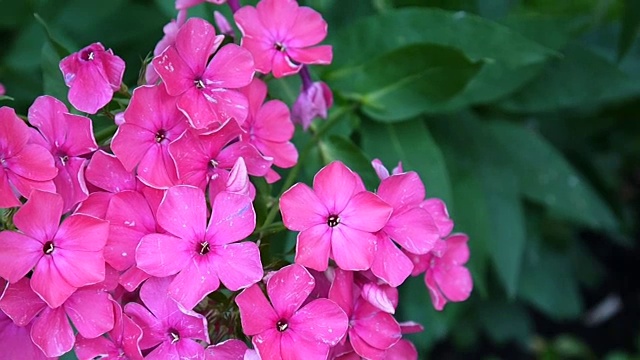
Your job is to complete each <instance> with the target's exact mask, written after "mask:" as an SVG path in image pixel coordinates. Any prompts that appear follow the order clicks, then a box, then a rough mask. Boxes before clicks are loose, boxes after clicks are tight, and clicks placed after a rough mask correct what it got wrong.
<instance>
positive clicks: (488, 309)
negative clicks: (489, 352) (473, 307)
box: [477, 300, 533, 344]
mask: <svg viewBox="0 0 640 360" xmlns="http://www.w3.org/2000/svg"><path fill="white" fill-rule="evenodd" d="M477 311H478V318H479V321H480V323H481V324H482V326H483V328H484V331H485V332H486V333H487V334H488V335H489V337H490V338H491V339H492V340H493V341H494V342H495V343H497V344H505V343H507V342H509V341H515V342H519V343H521V344H527V342H528V341H529V340H530V338H531V334H532V331H533V321H532V319H531V317H530V316H529V313H528V312H527V309H526V308H525V307H524V306H523V305H521V304H518V303H513V302H506V301H499V300H494V301H485V302H482V303H480V304H479V306H478V307H477Z"/></svg>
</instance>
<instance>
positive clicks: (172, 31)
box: [145, 10, 187, 85]
mask: <svg viewBox="0 0 640 360" xmlns="http://www.w3.org/2000/svg"><path fill="white" fill-rule="evenodd" d="M186 21H187V11H186V10H180V11H178V16H177V17H176V19H175V20H171V21H170V22H169V23H168V24H167V25H165V26H164V27H163V28H162V31H163V32H164V36H163V37H162V39H160V41H158V43H157V44H156V47H155V48H154V49H153V56H158V55H160V54H162V52H163V51H165V50H166V49H167V48H168V47H169V46H171V45H173V44H175V42H176V35H177V34H178V30H180V27H181V26H182V25H184V23H185V22H186ZM159 79H160V76H158V73H157V72H156V69H155V68H154V67H153V62H149V64H147V69H146V70H145V80H146V81H147V84H150V85H153V84H155V83H157V82H158V80H159Z"/></svg>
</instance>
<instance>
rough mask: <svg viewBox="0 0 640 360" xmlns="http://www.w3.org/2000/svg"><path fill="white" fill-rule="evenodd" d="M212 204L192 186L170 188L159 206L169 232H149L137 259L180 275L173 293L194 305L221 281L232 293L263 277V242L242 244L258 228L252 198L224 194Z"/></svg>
mask: <svg viewBox="0 0 640 360" xmlns="http://www.w3.org/2000/svg"><path fill="white" fill-rule="evenodd" d="M211 205H212V209H213V210H212V211H213V213H212V215H211V218H210V219H209V225H208V226H207V203H206V201H205V196H204V193H203V192H202V190H200V189H198V188H195V187H192V186H186V185H179V186H174V187H172V188H170V189H169V190H167V193H166V195H165V198H164V200H163V201H162V203H161V204H160V207H159V208H158V215H157V216H158V224H159V225H160V226H161V227H162V228H163V229H164V230H166V231H167V232H168V234H166V235H165V234H150V235H146V236H145V237H143V238H142V240H141V241H140V245H138V248H137V249H136V263H137V265H138V267H139V268H140V269H142V270H143V271H145V272H147V273H148V274H150V275H153V276H158V277H162V276H170V275H174V274H177V276H176V277H175V278H174V279H173V281H172V282H171V285H170V286H169V290H168V291H169V295H170V296H171V297H172V298H173V299H175V300H176V301H177V302H178V303H180V304H181V305H182V306H184V307H185V308H188V309H192V308H193V307H195V306H196V305H197V304H198V303H199V302H200V301H201V300H202V299H203V298H204V297H205V296H206V295H208V294H209V293H211V292H213V291H215V290H217V289H218V287H219V286H220V282H221V281H222V283H223V284H224V285H225V286H226V287H227V288H228V289H229V290H232V291H236V290H238V289H242V288H245V287H247V286H249V285H251V284H253V283H255V282H257V281H259V280H260V279H261V278H262V264H261V262H260V251H259V250H258V246H257V245H256V244H255V243H253V242H249V241H245V242H238V241H240V240H243V239H245V238H246V237H247V236H249V235H250V234H251V233H252V232H253V230H254V228H255V225H256V223H255V221H256V219H255V212H254V210H253V206H252V204H251V199H250V198H249V197H247V196H242V195H237V194H230V193H226V192H221V193H219V194H218V195H217V196H216V197H215V199H213V201H212V204H211Z"/></svg>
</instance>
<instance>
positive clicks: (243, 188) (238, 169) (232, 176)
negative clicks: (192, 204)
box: [209, 157, 256, 201]
mask: <svg viewBox="0 0 640 360" xmlns="http://www.w3.org/2000/svg"><path fill="white" fill-rule="evenodd" d="M218 175H219V178H218V179H214V180H213V181H210V182H209V199H214V198H215V197H216V195H218V193H220V192H223V191H224V192H228V193H232V194H239V195H244V196H248V197H250V198H251V200H252V201H253V200H254V199H255V197H256V188H255V187H254V186H253V184H252V183H251V181H250V179H249V172H248V170H247V165H246V163H245V162H244V159H243V158H242V157H239V158H238V159H237V160H236V163H235V164H234V165H233V167H232V168H231V170H230V171H229V172H220V173H219V174H218ZM225 178H226V182H224V183H223V182H222V180H224V179H225Z"/></svg>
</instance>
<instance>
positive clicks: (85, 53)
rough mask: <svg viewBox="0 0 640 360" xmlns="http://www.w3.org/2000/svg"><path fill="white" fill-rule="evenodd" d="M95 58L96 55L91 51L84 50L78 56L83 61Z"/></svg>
mask: <svg viewBox="0 0 640 360" xmlns="http://www.w3.org/2000/svg"><path fill="white" fill-rule="evenodd" d="M95 57H96V54H95V53H94V52H93V51H91V50H85V51H83V52H82V53H81V54H80V58H81V59H82V60H84V61H92V60H93V59H95Z"/></svg>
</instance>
